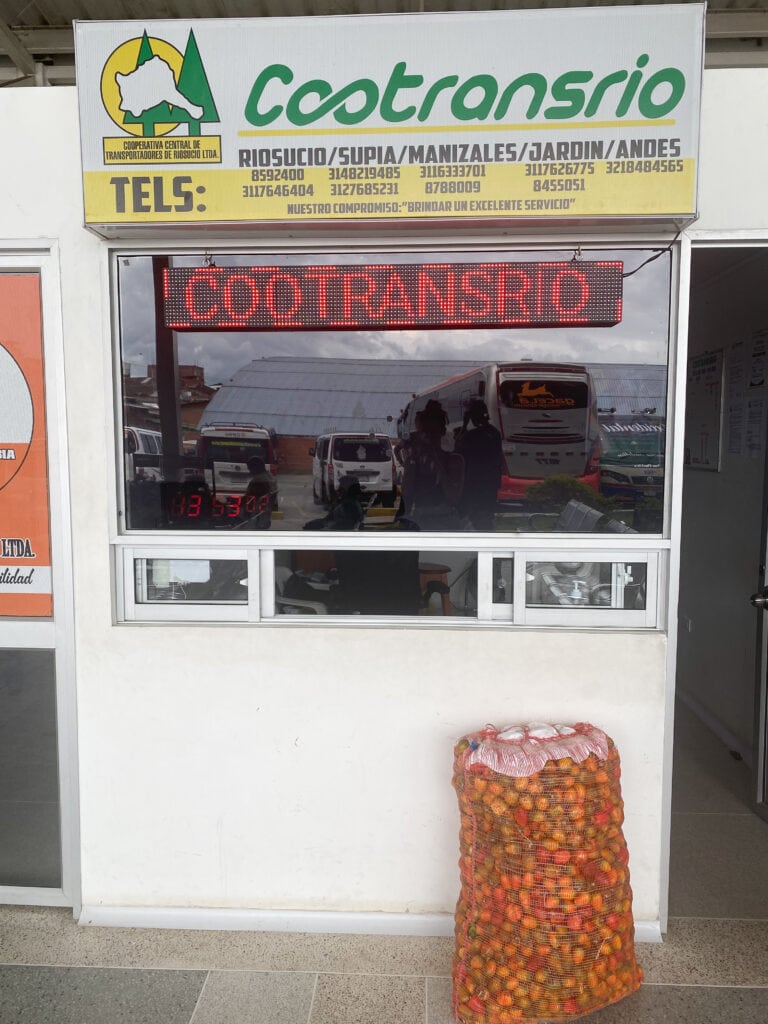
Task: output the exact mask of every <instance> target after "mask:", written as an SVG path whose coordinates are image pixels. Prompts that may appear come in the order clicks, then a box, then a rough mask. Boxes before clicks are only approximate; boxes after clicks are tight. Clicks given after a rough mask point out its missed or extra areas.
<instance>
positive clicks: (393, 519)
mask: <svg viewBox="0 0 768 1024" xmlns="http://www.w3.org/2000/svg"><path fill="white" fill-rule="evenodd" d="M671 259H672V258H671V254H670V252H669V251H668V250H666V249H663V248H659V249H652V248H633V249H629V248H626V249H595V250H592V251H589V252H586V253H584V252H579V253H578V254H576V253H574V252H573V250H565V249H563V250H557V251H551V252H542V251H535V252H534V251H516V252H503V253H496V252H494V253H488V252H482V253H477V254H474V256H468V255H467V254H466V253H461V254H450V253H449V254H445V253H440V254H439V260H438V259H432V260H430V261H426V262H425V260H424V258H423V257H422V256H418V255H415V254H397V255H395V256H393V255H392V254H391V253H387V254H375V253H374V254H367V255H360V254H345V255H344V256H343V257H338V258H336V259H331V258H330V257H329V256H328V255H327V254H312V255H309V256H298V255H295V254H291V255H286V256H282V257H279V258H276V257H274V256H273V257H271V258H264V257H262V256H257V255H254V254H247V253H241V254H233V253H226V254H225V253H220V254H214V255H213V256H211V255H210V254H208V255H204V254H202V253H199V254H189V253H185V254H176V255H172V256H163V257H156V256H155V257H152V256H149V255H141V254H138V255H121V256H120V257H119V258H118V259H117V262H116V278H117V285H118V299H119V325H120V327H119V334H120V365H121V367H122V375H121V380H120V392H121V405H122V428H123V437H124V450H123V453H122V459H121V463H122V473H121V476H122V482H121V491H122V494H121V506H122V516H123V526H124V530H125V531H126V532H131V531H139V532H147V531H184V532H185V533H186V534H187V535H188V531H216V532H218V531H240V533H241V536H243V538H244V539H247V540H248V541H249V543H250V542H253V541H254V540H255V541H258V540H259V538H260V537H263V536H264V535H265V534H269V533H275V532H278V531H303V532H304V533H305V534H308V535H312V536H314V537H317V536H319V535H320V534H321V533H325V532H327V531H341V532H344V533H356V532H359V531H363V532H364V533H365V534H366V535H370V534H371V533H372V532H375V534H376V536H377V538H380V539H381V540H382V541H383V542H384V544H385V546H390V547H392V548H397V546H398V539H402V538H403V537H404V536H406V535H408V536H410V535H412V534H413V533H416V532H418V533H425V534H435V533H436V534H447V533H449V534H458V535H473V534H510V533H550V534H552V533H554V534H557V533H563V532H565V533H574V532H575V533H595V534H597V533H641V534H656V535H659V534H661V532H662V526H663V515H662V510H663V507H664V487H665V466H664V452H665V445H666V434H665V422H666V396H667V363H668V351H669V330H670V327H669V310H670V289H671ZM584 261H588V262H590V263H592V264H600V265H603V264H605V265H611V266H614V267H615V266H617V265H618V266H619V268H620V269H619V271H618V279H619V285H620V297H619V298H618V299H617V297H616V294H615V293H614V294H613V295H612V296H602V301H603V306H604V307H605V308H597V307H598V306H599V305H600V302H599V301H598V300H601V295H600V285H599V282H597V283H596V282H595V281H588V284H587V286H584V285H583V284H582V285H579V287H580V288H585V287H586V288H587V289H588V290H589V289H591V293H590V294H591V298H590V301H593V300H594V301H595V302H596V303H597V306H591V307H589V308H588V309H587V307H585V306H584V303H583V302H582V300H583V299H584V296H585V295H586V294H587V293H586V291H583V290H582V291H578V290H577V291H573V290H572V289H571V291H569V290H568V289H569V288H571V285H570V284H568V281H569V280H571V281H572V280H574V279H575V278H573V276H572V275H571V277H569V276H568V274H569V271H568V269H567V268H573V267H575V268H580V267H581V266H583V264H584ZM427 263H428V266H429V268H432V269H428V270H425V269H424V267H425V265H427ZM551 266H559V267H565V268H566V271H563V272H562V274H561V277H560V278H559V279H557V280H558V281H559V283H553V282H555V278H554V277H553V276H552V274H553V272H552V271H551V270H550V269H548V267H551ZM435 267H440V268H442V269H441V270H436V269H434V268H435ZM500 267H501V268H502V269H501V270H499V268H500ZM446 268H448V269H447V270H446ZM489 268H490V269H489ZM505 268H506V270H505ZM521 268H522V269H521ZM169 271H171V272H176V271H179V272H186V273H187V274H188V276H187V277H186V278H184V280H185V281H186V285H185V288H182V289H181V290H179V289H178V288H177V290H176V292H174V291H173V288H172V287H170V286H169V285H168V282H169V281H171V280H172V279H173V280H175V279H176V278H175V277H174V276H173V274H171V275H170V276H169V274H168V272H169ZM558 273H559V272H558ZM505 274H506V276H504V275H505ZM563 274H564V275H565V276H562V275H563ZM441 275H442V276H441ZM500 275H501V276H500ZM547 275H549V277H548V276H547ZM500 280H503V282H504V284H503V286H502V288H501V292H502V293H503V292H504V289H506V292H505V293H504V295H502V298H503V299H504V302H502V300H501V299H500V298H499V295H500V294H501V293H500V291H499V288H500V286H499V281H500ZM585 280H586V278H585ZM334 288H336V289H337V291H336V292H335V291H334ZM302 289H303V290H304V292H306V293H307V294H308V290H309V289H314V292H313V294H314V302H315V305H314V315H315V319H314V320H313V321H312V322H309V321H307V322H306V323H305V322H304V321H303V320H302V316H301V314H297V313H296V309H297V308H299V307H298V305H297V303H298V302H299V298H301V297H302V296H303V294H304V293H303V292H302ZM170 293H172V294H170ZM169 294H170V298H171V299H173V300H174V301H175V302H176V306H175V307H173V309H170V312H169V308H170V307H169V302H170V299H169ZM318 295H319V296H320V299H319V300H318ZM504 296H506V297H504ZM185 302H188V305H187V307H186V308H184V303H185ZM334 302H337V303H340V305H339V306H338V309H335V308H334ZM345 303H346V304H345ZM505 303H506V307H507V308H506V310H501V306H502V305H504V304H505ZM417 306H418V307H419V309H418V310H417V309H416V307H417ZM321 307H322V308H321ZM510 309H512V312H513V313H514V312H515V310H517V312H518V313H519V316H513V317H512V320H513V321H515V322H509V321H507V322H505V323H504V324H503V325H502V326H499V325H498V324H497V323H496V322H495V318H496V316H497V313H498V312H499V310H501V312H506V313H507V314H509V311H510ZM281 310H282V311H283V314H282V318H281ZM286 310H288V311H289V312H290V315H288V314H287V313H286ZM318 310H319V312H318ZM382 310H384V312H382ZM430 310H431V311H432V313H431V314H430ZM446 310H448V312H446ZM462 310H463V311H464V313H465V314H467V315H469V316H470V317H471V316H476V319H477V320H478V321H479V325H478V326H471V327H469V326H466V323H464V324H463V325H462V326H458V327H457V326H455V325H454V324H453V323H452V320H451V318H452V317H454V319H455V314H457V311H458V312H461V311H462ZM547 310H549V312H547ZM553 310H554V312H553ZM582 312H583V316H582V315H581V314H582ZM320 313H322V314H323V315H325V317H326V322H324V323H322V324H319V323H318V320H317V317H318V315H320ZM417 313H419V314H421V318H420V319H419V316H418V315H417ZM430 315H431V319H432V321H433V323H432V324H431V325H430V326H427V327H425V326H424V320H425V316H426V319H430ZM377 316H378V319H377ZM259 317H262V320H259ZM270 317H271V320H270ZM382 317H383V318H384V320H385V321H386V322H384V323H382ZM537 317H538V319H537ZM249 318H251V319H249ZM466 318H467V317H466V316H465V320H466ZM558 318H561V319H560V320H559V319H558ZM310 319H311V318H310ZM584 319H588V320H589V321H590V322H589V323H583V322H582V321H583V320H584ZM368 320H371V321H372V322H374V321H375V323H374V325H373V326H372V325H371V324H369V323H368V322H367V321H368ZM542 320H543V321H545V322H547V321H548V325H546V326H545V325H544V324H543V323H542V322H541V321H542ZM561 320H562V321H565V320H568V321H569V322H561ZM352 321H354V323H352ZM411 321H414V322H411ZM415 321H418V323H415ZM414 323H415V325H414ZM318 326H322V327H323V329H322V330H319V329H317V328H318ZM411 546H413V545H411ZM432 561H439V559H437V558H434V559H432ZM147 586H148V587H150V588H151V586H152V585H151V583H149V582H148V581H147ZM148 592H149V591H148ZM155 592H156V591H155ZM500 600H504V598H503V597H501V596H500Z"/></svg>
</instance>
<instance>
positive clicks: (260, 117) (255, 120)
mask: <svg viewBox="0 0 768 1024" xmlns="http://www.w3.org/2000/svg"><path fill="white" fill-rule="evenodd" d="M273 78H276V79H277V80H278V81H280V82H282V83H283V85H290V84H291V82H292V81H293V72H292V71H291V69H290V68H289V67H286V65H285V64H270V65H268V66H267V67H265V68H264V70H263V71H262V72H261V73H260V74H259V75H258V77H257V78H256V81H255V82H254V83H253V86H252V87H251V91H250V94H249V96H248V99H247V100H246V103H245V119H246V121H248V122H249V124H255V125H256V126H257V127H259V128H263V127H264V126H265V125H268V124H271V123H272V122H273V121H276V120H277V118H278V117H280V115H281V114H282V112H283V108H282V107H278V106H277V105H275V106H274V107H270V109H269V110H267V111H265V112H264V113H263V114H262V113H261V111H260V110H259V100H260V99H261V94H262V93H263V92H264V88H265V86H266V85H267V83H268V82H269V81H271V80H272V79H273Z"/></svg>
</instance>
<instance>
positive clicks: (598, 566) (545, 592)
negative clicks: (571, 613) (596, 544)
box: [525, 561, 646, 610]
mask: <svg viewBox="0 0 768 1024" xmlns="http://www.w3.org/2000/svg"><path fill="white" fill-rule="evenodd" d="M645 600H646V566H645V564H643V563H634V564H628V563H625V562H566V561H563V562H528V563H527V565H526V585H525V602H526V605H527V607H529V608H536V607H551V606H553V605H559V606H560V607H565V608H625V609H635V610H641V609H644V608H645Z"/></svg>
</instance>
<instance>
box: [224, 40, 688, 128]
mask: <svg viewBox="0 0 768 1024" xmlns="http://www.w3.org/2000/svg"><path fill="white" fill-rule="evenodd" d="M685 91H686V80H685V75H684V74H683V72H682V71H681V70H680V68H676V67H657V66H655V65H654V62H653V61H652V59H651V55H650V54H648V53H641V54H640V55H639V56H638V57H637V59H636V60H635V65H634V67H633V68H631V69H629V68H616V70H614V71H611V72H610V73H609V74H607V75H602V77H600V76H598V75H596V74H595V73H594V72H593V71H589V70H587V69H579V68H575V69H573V70H569V71H565V72H564V73H563V74H561V75H558V76H557V77H556V78H554V79H551V80H550V78H549V77H548V76H547V75H545V74H543V73H541V72H539V71H535V70H525V71H523V72H522V73H517V74H512V75H510V76H509V77H508V78H506V77H505V78H499V77H497V76H496V75H494V74H488V73H485V72H479V73H478V74H474V75H470V76H469V77H464V78H462V77H460V76H459V75H458V74H448V75H442V76H440V77H433V78H431V79H430V78H429V77H428V76H427V75H425V74H422V73H421V72H420V71H419V70H418V69H416V68H409V67H408V65H407V62H406V61H398V62H397V63H396V64H394V65H393V67H392V69H391V71H390V72H389V74H388V75H386V78H384V77H382V79H381V80H380V81H375V80H374V79H373V78H356V79H354V80H353V81H351V82H347V83H346V84H341V85H338V84H334V83H331V82H329V81H326V80H325V79H322V78H310V79H307V80H306V81H302V80H301V78H300V77H299V76H297V74H296V73H295V72H294V70H293V69H292V68H291V67H289V66H288V65H287V64H269V65H267V66H266V67H264V68H263V69H262V70H261V71H260V72H259V74H258V76H257V77H256V79H255V81H254V83H253V85H252V87H251V91H250V93H249V95H248V99H247V101H246V104H245V111H244V113H245V118H246V120H247V121H248V122H249V123H250V124H252V125H254V126H256V127H259V128H264V127H266V126H267V125H270V124H273V123H274V122H275V121H277V120H278V119H279V118H281V117H284V118H286V119H287V121H288V122H289V123H290V124H292V125H295V126H297V127H304V126H306V125H310V124H314V123H316V122H317V121H319V120H321V119H322V118H324V117H326V116H327V115H331V116H332V117H333V120H334V121H336V123H337V124H341V125H357V124H361V123H363V122H364V121H366V120H367V119H368V118H370V117H372V116H374V115H376V114H377V113H378V116H379V117H380V118H381V120H383V121H384V122H388V123H390V124H398V123H402V122H404V121H411V122H413V121H416V122H421V123H424V122H427V121H430V120H432V121H433V122H434V120H435V118H436V117H442V118H443V119H444V118H445V107H446V103H447V104H448V106H449V109H450V114H451V116H452V117H453V118H454V119H455V120H456V121H462V122H471V121H476V122H490V123H493V122H494V121H496V122H501V121H505V120H508V119H510V118H515V117H519V116H521V115H522V116H524V117H525V119H526V120H528V121H532V120H534V119H536V118H539V117H543V118H545V119H546V120H560V121H566V120H573V119H575V118H583V119H585V120H587V121H590V120H592V119H598V118H599V119H600V120H610V121H621V120H622V119H623V118H627V117H629V118H635V119H641V120H645V121H653V120H659V119H661V118H665V117H667V115H668V114H670V113H671V112H672V111H674V110H675V108H676V107H677V106H678V105H679V103H680V102H681V100H682V99H683V96H684V95H685ZM440 111H442V113H439V112H440Z"/></svg>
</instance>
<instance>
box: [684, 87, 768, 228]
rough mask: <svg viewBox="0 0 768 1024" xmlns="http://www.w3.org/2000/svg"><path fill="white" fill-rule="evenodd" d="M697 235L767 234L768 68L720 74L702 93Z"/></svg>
mask: <svg viewBox="0 0 768 1024" xmlns="http://www.w3.org/2000/svg"><path fill="white" fill-rule="evenodd" d="M700 152H701V161H700V172H699V211H700V217H699V219H698V220H697V221H696V223H695V224H694V229H695V231H696V232H702V231H728V232H736V231H746V232H752V233H755V232H759V231H762V232H768V199H767V198H766V187H765V178H766V167H768V69H765V68H739V69H716V70H712V71H707V72H705V74H704V86H703V89H702V119H701V151H700Z"/></svg>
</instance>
